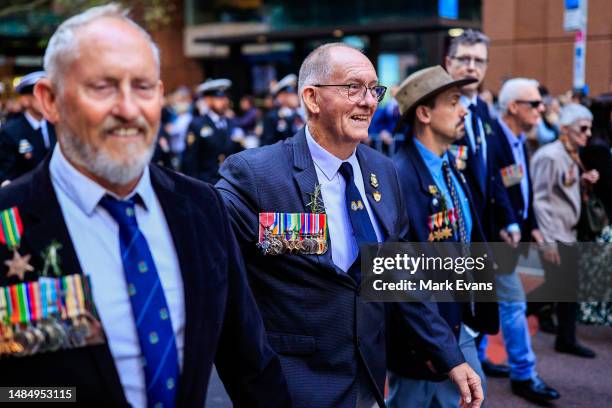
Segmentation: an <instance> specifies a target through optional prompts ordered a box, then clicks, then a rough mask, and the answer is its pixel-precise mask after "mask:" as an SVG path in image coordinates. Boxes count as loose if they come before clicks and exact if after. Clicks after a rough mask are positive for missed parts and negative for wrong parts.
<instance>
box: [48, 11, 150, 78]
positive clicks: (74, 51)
mask: <svg viewBox="0 0 612 408" xmlns="http://www.w3.org/2000/svg"><path fill="white" fill-rule="evenodd" d="M128 13H129V10H127V9H125V8H123V7H122V6H120V5H119V4H117V3H110V4H107V5H104V6H98V7H92V8H90V9H88V10H86V11H84V12H82V13H80V14H77V15H75V16H72V17H70V18H69V19H67V20H66V21H64V22H63V23H62V24H60V26H59V27H58V28H57V30H55V33H53V35H52V36H51V39H50V40H49V44H48V45H47V49H46V51H45V57H44V68H45V71H46V72H47V76H48V78H49V79H50V80H51V82H52V83H54V84H56V86H57V87H58V88H59V89H61V84H62V81H61V74H62V70H63V69H64V68H66V65H68V64H69V63H70V62H72V61H73V60H75V59H76V58H78V41H77V36H76V31H77V30H78V29H79V28H81V27H83V26H85V25H87V24H89V23H92V22H93V21H95V20H98V19H100V18H104V17H111V18H116V19H119V20H122V21H124V22H126V23H128V24H130V25H132V26H133V27H134V28H136V29H137V30H138V31H140V32H141V33H142V35H143V36H144V37H145V38H146V39H147V40H148V41H149V43H150V44H151V51H152V52H153V57H154V59H155V63H156V65H157V72H158V73H159V71H160V57H159V48H158V47H157V45H156V44H155V42H153V39H152V38H151V36H150V35H149V33H148V32H147V31H146V30H145V29H144V28H142V27H141V26H139V25H138V24H136V23H135V22H134V21H133V20H132V19H130V18H129V17H128Z"/></svg>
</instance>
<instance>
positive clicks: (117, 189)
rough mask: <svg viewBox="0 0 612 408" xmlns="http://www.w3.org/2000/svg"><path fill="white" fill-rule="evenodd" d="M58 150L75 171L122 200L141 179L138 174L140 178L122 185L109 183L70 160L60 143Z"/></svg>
mask: <svg viewBox="0 0 612 408" xmlns="http://www.w3.org/2000/svg"><path fill="white" fill-rule="evenodd" d="M60 149H62V154H63V155H64V157H65V158H66V160H68V162H69V163H70V164H72V166H73V167H74V168H75V169H77V170H78V171H79V173H81V174H83V175H84V176H85V177H87V178H88V179H90V180H93V181H94V182H96V183H97V184H99V185H100V186H102V187H103V188H104V189H106V190H107V191H110V192H111V193H114V194H115V195H116V196H117V197H120V198H124V197H127V196H128V195H130V193H131V192H132V191H134V189H135V188H136V186H137V185H138V182H139V181H140V178H141V177H142V174H140V176H138V177H136V178H135V179H134V180H132V181H130V182H129V183H127V184H124V185H121V184H114V183H111V182H109V181H108V180H106V179H104V178H102V177H100V176H98V175H96V174H94V173H92V172H91V171H89V170H88V169H87V168H86V167H85V166H82V165H80V164H79V163H76V162H75V161H74V160H73V159H72V158H70V157H69V156H68V155H66V152H65V151H64V149H63V148H62V146H61V143H60Z"/></svg>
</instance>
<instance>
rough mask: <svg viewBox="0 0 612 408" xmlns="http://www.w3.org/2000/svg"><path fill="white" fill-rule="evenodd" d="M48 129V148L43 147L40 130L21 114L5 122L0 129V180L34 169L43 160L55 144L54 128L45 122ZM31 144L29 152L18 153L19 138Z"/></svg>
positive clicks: (13, 177) (15, 176) (14, 177)
mask: <svg viewBox="0 0 612 408" xmlns="http://www.w3.org/2000/svg"><path fill="white" fill-rule="evenodd" d="M46 126H47V129H48V131H49V142H50V149H47V148H46V147H45V142H44V140H43V137H42V134H41V132H40V131H38V132H37V131H35V130H34V129H32V126H30V122H28V120H27V119H26V117H25V116H24V115H23V114H21V115H19V116H17V117H16V118H14V119H11V120H10V121H8V122H7V123H6V125H5V126H4V127H2V130H0V182H2V181H4V180H13V179H16V178H17V177H19V176H21V175H22V174H25V173H27V172H28V171H30V170H32V169H34V167H36V165H38V163H40V162H41V161H43V159H44V158H45V156H46V155H47V153H48V152H49V150H53V146H55V128H54V127H53V125H52V124H51V123H48V122H46ZM24 139H25V140H27V141H28V143H29V144H30V145H31V146H32V151H31V152H29V153H27V154H26V153H19V144H20V141H21V140H24Z"/></svg>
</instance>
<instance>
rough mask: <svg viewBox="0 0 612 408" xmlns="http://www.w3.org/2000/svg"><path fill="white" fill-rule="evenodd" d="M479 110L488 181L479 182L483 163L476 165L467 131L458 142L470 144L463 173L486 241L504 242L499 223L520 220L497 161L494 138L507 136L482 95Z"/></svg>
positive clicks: (478, 105)
mask: <svg viewBox="0 0 612 408" xmlns="http://www.w3.org/2000/svg"><path fill="white" fill-rule="evenodd" d="M476 111H477V113H478V116H479V117H480V119H481V121H482V124H483V128H484V131H485V135H484V137H485V140H486V143H487V160H486V174H485V175H484V177H483V179H484V180H485V185H484V186H483V185H482V184H481V183H480V182H479V181H478V180H479V179H480V177H479V176H480V175H479V174H478V173H479V172H480V170H479V166H477V165H476V156H475V155H474V154H472V150H471V147H470V143H469V136H468V135H467V134H466V135H465V136H464V137H463V138H462V139H461V140H459V141H458V142H457V143H456V144H457V145H460V146H467V148H468V152H469V153H468V159H467V163H466V168H465V169H464V170H463V171H462V172H463V174H465V177H466V180H467V183H468V185H469V186H470V191H471V192H472V198H473V201H474V205H475V208H476V210H477V212H478V215H479V217H480V220H481V225H482V227H483V230H484V233H485V236H486V238H487V239H486V240H487V241H500V240H501V238H500V236H499V228H497V225H498V223H499V224H502V225H503V226H504V227H506V226H508V225H509V224H512V223H515V222H517V219H516V216H515V215H514V211H513V209H512V206H511V204H510V201H509V199H508V194H507V193H506V188H505V187H504V185H503V183H502V180H501V177H500V175H499V171H498V168H497V164H496V163H497V162H498V158H497V156H496V155H497V150H496V149H495V144H496V141H495V140H493V139H497V138H500V137H505V136H504V135H503V134H501V135H500V134H498V133H496V132H495V131H494V129H495V128H494V126H493V124H494V120H493V119H491V116H490V115H489V108H488V107H487V104H486V103H485V102H484V101H483V100H482V99H480V98H476ZM496 219H497V220H498V221H497V222H495V220H496Z"/></svg>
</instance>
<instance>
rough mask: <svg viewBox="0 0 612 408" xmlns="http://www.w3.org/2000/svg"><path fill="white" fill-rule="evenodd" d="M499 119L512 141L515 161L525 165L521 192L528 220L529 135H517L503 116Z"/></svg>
mask: <svg viewBox="0 0 612 408" xmlns="http://www.w3.org/2000/svg"><path fill="white" fill-rule="evenodd" d="M497 121H498V122H499V125H500V126H501V128H502V130H503V132H504V135H505V136H506V139H507V140H508V143H510V148H511V149H512V155H513V156H514V162H515V163H516V164H520V165H521V166H523V174H524V175H525V176H524V177H523V178H522V180H521V193H522V195H523V203H525V204H524V208H523V220H526V219H527V215H528V214H529V179H528V178H527V172H528V171H529V168H528V167H527V158H526V157H525V149H524V145H525V141H527V137H526V136H525V134H524V133H521V134H520V135H518V136H516V135H515V134H514V133H513V132H512V130H510V128H509V127H508V125H506V123H505V122H504V121H503V120H502V119H501V118H498V119H497Z"/></svg>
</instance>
